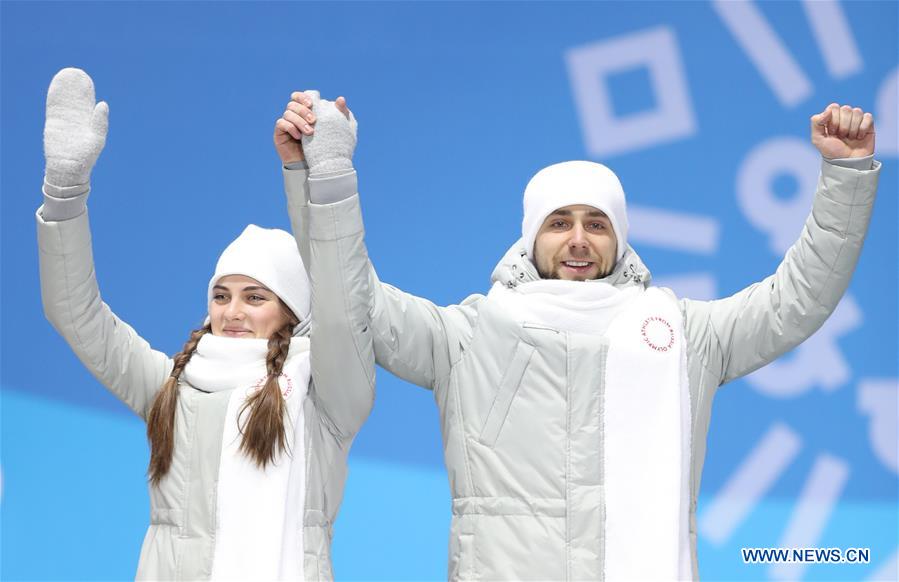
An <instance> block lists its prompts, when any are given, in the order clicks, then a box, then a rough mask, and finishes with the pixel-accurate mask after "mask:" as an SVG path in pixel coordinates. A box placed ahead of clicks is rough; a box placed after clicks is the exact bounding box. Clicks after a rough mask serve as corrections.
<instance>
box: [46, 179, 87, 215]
mask: <svg viewBox="0 0 899 582" xmlns="http://www.w3.org/2000/svg"><path fill="white" fill-rule="evenodd" d="M90 190H91V186H90V184H78V185H77V186H67V187H61V186H54V185H53V184H50V183H48V182H47V181H46V180H45V181H44V187H43V192H44V205H43V206H41V209H40V214H41V217H42V218H43V219H44V220H45V221H47V222H59V221H61V220H69V219H72V218H75V217H76V216H80V215H81V214H84V211H85V210H86V209H87V196H88V194H90Z"/></svg>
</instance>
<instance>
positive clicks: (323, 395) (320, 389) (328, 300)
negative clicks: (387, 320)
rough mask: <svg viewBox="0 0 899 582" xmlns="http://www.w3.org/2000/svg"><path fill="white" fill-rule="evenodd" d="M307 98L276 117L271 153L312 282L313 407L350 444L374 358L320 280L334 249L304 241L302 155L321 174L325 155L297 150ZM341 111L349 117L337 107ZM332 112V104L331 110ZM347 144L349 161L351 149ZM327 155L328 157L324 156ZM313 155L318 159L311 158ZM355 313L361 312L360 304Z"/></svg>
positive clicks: (312, 148)
mask: <svg viewBox="0 0 899 582" xmlns="http://www.w3.org/2000/svg"><path fill="white" fill-rule="evenodd" d="M311 99H312V98H311V97H310V96H308V95H306V94H305V93H300V92H295V93H293V94H292V95H291V100H290V102H289V103H288V105H287V107H286V108H285V111H284V113H283V114H282V116H281V117H280V118H279V119H278V120H277V121H276V122H275V136H274V142H275V149H276V151H277V152H278V155H279V157H280V158H281V163H282V165H283V172H284V187H285V191H286V193H287V208H288V213H289V214H290V222H291V227H292V229H293V233H294V236H295V237H296V240H297V245H298V246H299V248H300V254H301V255H302V257H303V261H304V262H305V264H306V266H307V268H308V269H309V278H310V281H311V283H312V331H311V341H312V348H311V356H310V357H311V364H312V380H313V382H312V393H311V397H312V398H313V399H314V400H315V402H316V404H317V407H318V408H319V410H320V411H321V413H322V414H323V416H324V418H325V419H327V421H328V422H329V423H330V427H329V428H330V430H331V431H332V433H334V434H336V435H338V436H340V437H341V438H345V439H352V438H353V437H354V436H355V434H356V433H357V432H358V431H359V429H360V428H361V426H362V424H363V423H364V422H365V420H366V419H367V418H368V415H369V413H370V412H371V407H372V404H373V402H374V386H375V374H374V354H373V352H372V346H371V334H370V331H369V330H368V328H367V326H364V327H363V326H359V325H357V322H358V321H359V320H360V319H363V318H361V317H359V315H358V312H354V311H353V310H352V309H347V308H346V304H345V303H344V302H343V301H341V300H340V296H339V294H337V293H335V292H334V291H333V290H329V287H328V282H327V281H326V277H327V275H326V273H323V269H326V268H327V267H328V265H330V264H332V263H336V262H338V261H339V260H340V258H339V253H340V248H339V246H338V245H337V244H317V243H315V242H312V244H310V237H309V228H310V220H309V182H308V178H309V170H308V168H309V164H307V162H306V157H307V155H308V156H309V158H310V159H311V160H313V161H314V162H315V166H313V168H314V169H315V170H318V171H321V158H322V157H323V156H324V155H325V154H324V153H322V152H321V151H320V150H321V147H320V146H321V145H322V144H321V143H317V144H307V146H308V147H306V148H305V150H308V152H307V151H304V147H303V143H302V136H303V134H304V132H307V131H308V132H311V125H310V123H312V122H314V119H315V118H314V117H312V113H311V112H310V111H309V110H308V109H307V110H306V111H305V114H304V116H303V117H300V115H299V114H298V113H297V110H298V108H299V103H300V102H301V101H303V102H306V101H307V100H308V103H309V104H310V105H311ZM343 106H344V107H343V112H337V111H336V110H335V111H332V112H331V113H333V114H335V115H343V114H344V113H346V114H349V111H348V110H347V109H346V107H345V103H343ZM332 107H333V105H332ZM354 144H355V137H354V136H353V139H352V143H350V144H349V145H348V147H349V152H348V154H349V156H352V147H353V145H354ZM329 153H331V152H329ZM316 156H318V157H316ZM357 310H363V311H364V305H359V306H358V307H357Z"/></svg>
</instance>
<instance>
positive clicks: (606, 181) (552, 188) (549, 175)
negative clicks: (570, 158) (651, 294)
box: [521, 161, 628, 261]
mask: <svg viewBox="0 0 899 582" xmlns="http://www.w3.org/2000/svg"><path fill="white" fill-rule="evenodd" d="M574 204H586V205H587V206H592V207H593V208H596V209H597V210H601V211H603V212H605V213H606V216H608V217H609V220H610V221H611V223H612V229H613V230H614V231H615V237H616V238H617V239H618V250H617V254H616V257H615V260H616V261H617V260H619V259H621V257H622V256H623V255H624V251H625V250H626V249H627V228H628V224H627V205H626V203H625V200H624V188H622V187H621V182H620V181H619V180H618V176H616V175H615V172H613V171H612V170H610V169H609V168H607V167H605V166H603V165H602V164H597V163H595V162H582V161H574V162H562V163H560V164H553V165H552V166H547V167H546V168H543V169H542V170H540V171H539V172H537V173H536V174H535V175H534V177H533V178H531V181H530V182H528V185H527V187H526V188H525V190H524V220H523V221H522V223H521V237H522V240H523V241H524V246H525V249H526V250H527V253H528V258H529V259H531V260H533V259H534V242H535V241H536V240H537V232H538V231H539V230H540V227H541V226H542V225H543V221H544V220H546V217H547V216H549V215H550V214H552V213H553V212H554V211H556V210H558V209H559V208H563V207H565V206H571V205H574Z"/></svg>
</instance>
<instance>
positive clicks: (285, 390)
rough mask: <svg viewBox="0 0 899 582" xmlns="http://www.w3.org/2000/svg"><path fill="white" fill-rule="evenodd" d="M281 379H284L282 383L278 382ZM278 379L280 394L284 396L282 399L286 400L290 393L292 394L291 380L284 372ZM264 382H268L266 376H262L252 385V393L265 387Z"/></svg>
mask: <svg viewBox="0 0 899 582" xmlns="http://www.w3.org/2000/svg"><path fill="white" fill-rule="evenodd" d="M281 378H283V379H284V382H280V379H281ZM278 379H279V382H278V384H280V386H281V394H283V395H284V398H287V397H288V396H290V394H291V392H293V380H292V379H291V378H290V376H288V375H287V374H285V373H284V372H281V375H280V376H279V377H278ZM266 380H268V376H263V377H262V378H260V379H259V381H258V382H256V384H254V385H253V392H255V391H257V390H261V389H262V387H263V386H265V382H266Z"/></svg>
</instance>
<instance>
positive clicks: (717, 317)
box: [309, 158, 880, 580]
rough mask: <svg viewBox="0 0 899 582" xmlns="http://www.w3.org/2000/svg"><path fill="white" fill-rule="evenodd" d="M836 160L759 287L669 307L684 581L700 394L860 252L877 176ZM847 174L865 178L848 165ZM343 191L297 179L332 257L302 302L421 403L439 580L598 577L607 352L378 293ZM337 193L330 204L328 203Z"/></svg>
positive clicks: (629, 269)
mask: <svg viewBox="0 0 899 582" xmlns="http://www.w3.org/2000/svg"><path fill="white" fill-rule="evenodd" d="M856 162H857V163H856ZM839 163H840V164H845V165H837V164H836V163H831V162H828V161H824V162H823V163H822V171H821V177H820V179H819V182H818V190H817V194H816V196H815V199H814V204H813V207H812V212H811V215H810V216H809V218H808V220H807V221H806V223H805V228H804V229H803V231H802V233H801V235H800V237H799V239H798V241H797V242H796V243H795V244H794V245H793V246H792V247H791V248H790V249H789V250H788V251H787V253H786V256H785V257H784V259H783V262H782V263H781V264H780V266H779V267H778V268H777V271H776V272H775V273H774V274H773V275H771V276H770V277H768V278H766V279H764V280H763V281H761V282H759V283H756V284H754V285H751V286H749V287H747V288H746V289H743V290H742V291H740V292H738V293H736V294H734V295H732V296H731V297H728V298H725V299H720V300H717V301H693V300H690V299H681V300H680V301H679V305H680V308H681V310H682V313H683V317H684V321H685V334H686V339H687V344H688V345H687V366H688V381H689V386H690V402H691V426H692V438H691V443H692V450H691V474H690V492H691V494H690V544H691V550H692V555H693V576H694V577H697V576H698V568H697V565H696V518H695V512H696V499H697V495H698V493H699V486H700V478H701V475H702V465H703V460H704V458H705V450H706V435H707V431H708V427H709V416H710V414H711V410H712V398H713V397H714V395H715V392H716V390H717V389H718V387H719V386H721V385H722V384H724V383H726V382H729V381H731V380H733V379H735V378H739V377H740V376H743V375H745V374H748V373H750V372H752V371H753V370H755V369H757V368H759V367H761V366H764V365H765V364H767V363H768V362H770V361H772V360H774V359H775V358H777V357H778V356H780V355H781V354H783V353H784V352H786V351H788V350H790V349H791V348H793V347H795V346H796V345H797V344H799V343H800V342H802V341H803V340H805V339H806V338H807V337H809V336H810V335H811V334H812V333H814V332H815V330H817V329H818V328H819V327H820V326H821V324H822V323H824V321H825V320H826V319H827V317H828V316H829V315H830V314H831V312H833V310H834V309H835V307H836V305H837V303H838V302H839V300H840V297H842V295H843V293H844V291H845V290H846V287H847V286H848V284H849V280H850V277H851V275H852V272H853V270H854V268H855V265H856V261H857V259H858V256H859V252H860V251H861V248H862V242H863V240H864V237H865V232H866V230H867V227H868V222H869V219H870V216H871V210H872V206H873V202H874V194H875V190H876V185H877V178H878V174H879V166H880V164H879V163H878V162H873V164H872V161H871V159H870V158H867V159H863V160H848V161H846V162H839ZM858 163H864V164H866V165H865V166H864V167H867V168H871V169H868V170H864V171H863V170H858V169H855V167H859V165H858ZM846 166H849V167H846ZM853 166H854V167H853ZM355 180H356V178H355V175H351V176H344V177H340V178H331V179H330V181H328V180H322V181H321V183H318V181H317V180H310V193H311V195H312V202H313V203H312V204H311V205H310V223H309V224H310V230H309V233H310V236H311V237H312V240H313V245H315V246H316V247H317V248H319V249H325V248H328V249H330V252H331V253H332V254H330V255H329V257H330V258H333V259H335V260H333V262H328V267H329V268H328V269H323V274H324V275H325V276H323V277H320V278H319V279H317V280H316V281H315V285H316V286H317V287H316V288H315V289H314V290H313V293H315V294H316V296H318V297H320V296H321V295H323V294H333V295H340V296H341V297H342V299H343V301H345V303H346V305H347V308H348V314H349V317H351V318H352V320H353V324H352V325H354V326H355V328H356V329H358V330H359V333H360V334H367V333H371V334H372V336H373V339H374V350H375V353H376V356H377V363H378V364H380V365H381V366H383V367H384V368H386V369H387V370H389V371H390V372H392V373H394V374H396V375H397V376H399V377H400V378H403V379H404V380H407V381H409V382H412V383H414V384H418V385H419V386H423V387H426V388H429V389H432V390H433V391H434V398H435V400H436V401H437V406H438V408H439V411H440V419H441V428H442V433H443V445H444V455H445V462H446V468H447V472H448V473H449V480H450V488H451V492H452V512H453V518H452V526H451V531H450V540H449V578H450V579H452V580H601V579H602V578H603V551H604V550H603V548H604V538H603V536H604V530H603V516H604V505H603V503H604V499H603V475H602V472H601V465H602V463H601V457H600V455H601V453H600V451H601V450H602V448H603V430H602V426H601V423H600V422H599V418H600V410H599V406H600V403H601V399H602V394H603V389H604V387H603V382H602V376H603V375H602V374H600V373H597V368H598V366H599V365H600V362H602V361H603V359H602V358H603V354H604V352H605V351H606V350H607V349H608V346H607V345H604V343H603V340H602V338H601V337H600V336H589V335H586V334H578V333H569V332H564V331H560V330H556V329H552V328H550V327H547V326H532V325H529V324H522V323H520V322H518V321H515V320H513V319H512V318H511V317H510V316H509V315H508V314H507V313H505V312H504V309H502V307H501V306H500V307H498V306H497V305H496V303H495V302H492V301H486V300H485V297H484V296H483V295H472V296H470V297H468V298H467V299H465V300H464V301H463V302H462V303H461V304H459V305H452V306H449V307H438V306H436V305H434V304H433V303H431V302H429V301H427V300H425V299H421V298H419V297H415V296H412V295H409V294H407V293H404V292H402V291H400V290H398V289H396V288H394V287H391V286H390V285H386V284H382V283H380V282H379V281H378V279H377V276H376V275H375V272H374V270H373V269H372V267H371V265H370V263H369V261H368V258H367V256H366V253H365V248H364V246H363V244H362V239H363V225H362V218H361V212H360V207H359V197H358V195H357V194H355V191H356V190H355V189H356V183H355ZM340 189H343V190H344V191H345V193H346V196H342V197H336V198H335V197H334V191H335V190H340ZM319 190H321V191H323V192H325V194H326V196H321V197H319V196H318V195H317V193H318V192H319ZM341 198H343V199H342V200H341ZM320 200H321V201H323V200H340V201H339V202H332V203H330V204H316V201H320ZM523 254H524V253H523V250H522V249H520V248H519V247H518V246H517V245H516V246H514V247H513V248H512V249H511V250H510V251H509V252H508V253H507V254H506V255H505V256H504V257H503V259H502V260H501V262H500V264H499V265H498V266H497V268H496V269H495V271H494V272H493V281H500V282H502V283H504V284H506V285H508V286H514V285H516V284H517V283H518V282H523V281H531V280H534V279H536V278H537V277H538V275H537V273H536V271H535V269H534V267H533V265H532V263H530V261H528V260H527V259H526V258H524V257H523V256H522V255H523ZM422 276H428V275H427V274H426V273H422ZM649 278H650V277H649V272H648V271H647V270H646V268H645V267H644V266H643V264H642V263H641V261H640V260H639V258H638V257H637V256H636V254H635V253H633V252H632V251H629V253H628V254H627V255H626V256H625V257H624V258H623V259H622V260H621V261H619V264H618V265H617V266H616V269H615V271H614V272H613V274H612V275H610V278H609V280H610V281H611V282H612V283H613V284H615V285H628V284H634V281H635V280H636V281H639V284H642V285H648V283H649ZM369 330H370V332H369ZM639 420H640V419H634V422H639ZM646 559H649V560H651V559H652V556H647V557H646Z"/></svg>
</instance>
